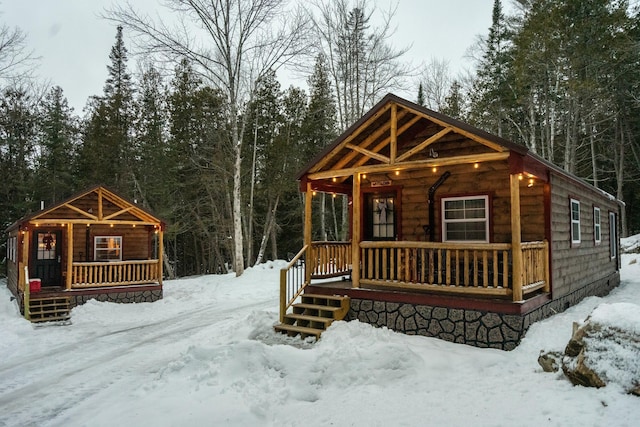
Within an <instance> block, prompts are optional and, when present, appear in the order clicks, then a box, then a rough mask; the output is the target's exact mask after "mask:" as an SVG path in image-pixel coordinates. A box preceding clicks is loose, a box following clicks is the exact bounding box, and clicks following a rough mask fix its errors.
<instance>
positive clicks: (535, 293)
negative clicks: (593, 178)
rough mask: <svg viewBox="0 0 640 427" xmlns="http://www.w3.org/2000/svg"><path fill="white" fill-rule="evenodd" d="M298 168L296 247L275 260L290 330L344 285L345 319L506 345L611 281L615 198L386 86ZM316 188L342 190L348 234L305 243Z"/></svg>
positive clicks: (321, 323)
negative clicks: (299, 241) (301, 216)
mask: <svg viewBox="0 0 640 427" xmlns="http://www.w3.org/2000/svg"><path fill="white" fill-rule="evenodd" d="M298 179H299V182H300V190H301V191H302V192H303V193H304V194H305V229H304V230H305V231H304V247H303V248H302V250H301V251H300V252H299V253H298V254H297V256H296V257H295V258H294V259H293V260H292V261H291V263H290V264H289V265H288V266H287V268H286V269H284V270H283V271H282V274H281V284H280V285H281V291H280V321H281V325H279V326H277V327H276V329H278V330H282V331H284V332H288V333H289V334H296V333H300V334H302V335H303V336H304V335H316V336H319V331H320V330H322V329H323V328H324V327H326V325H328V324H329V323H330V320H331V319H329V320H327V319H319V318H320V317H323V313H324V314H325V315H324V317H331V313H332V312H333V311H336V310H333V309H332V308H318V307H315V306H319V305H321V303H322V301H324V300H326V301H334V300H335V298H337V297H339V296H341V297H343V298H346V299H347V301H348V310H341V312H344V313H345V314H344V318H345V319H347V320H349V319H358V320H360V321H363V322H367V323H371V324H373V325H376V326H385V327H388V328H390V329H393V330H396V331H400V332H404V333H407V334H418V335H425V336H431V337H438V338H441V339H445V340H448V341H453V342H457V343H466V344H470V345H475V346H479V347H494V348H501V349H506V350H509V349H513V348H514V347H515V346H517V344H518V343H519V342H520V340H521V339H522V337H523V336H524V334H525V332H526V330H527V329H528V327H529V325H530V324H531V323H533V322H535V321H538V320H540V319H543V318H545V317H548V316H550V315H551V314H553V313H557V312H561V311H563V310H565V309H566V308H568V307H569V306H572V305H574V304H576V303H578V302H579V301H580V300H581V299H583V298H585V297H587V296H590V295H602V294H605V293H607V292H609V290H611V289H612V288H613V287H615V286H616V285H617V284H618V283H619V281H620V274H619V270H620V258H619V238H618V222H619V217H620V211H621V204H620V202H619V201H617V200H616V199H615V197H612V196H611V195H609V194H607V193H606V192H604V191H602V190H600V189H598V188H595V187H593V186H591V185H589V184H588V183H586V182H584V181H583V180H581V179H579V178H577V177H576V176H573V175H571V174H569V173H567V172H565V171H564V170H562V169H560V168H559V167H557V166H555V165H553V164H551V163H550V162H548V161H546V160H544V159H542V158H541V157H539V156H537V155H536V154H535V153H533V152H531V151H530V150H529V149H527V147H525V146H522V145H518V144H515V143H513V142H510V141H508V140H506V139H503V138H500V137H498V136H496V135H492V134H490V133H487V132H485V131H482V130H480V129H477V128H475V127H473V126H471V125H469V124H467V123H463V122H461V121H458V120H455V119H453V118H451V117H447V116H445V115H443V114H440V113H437V112H435V111H431V110H429V109H426V108H424V107H422V106H419V105H416V104H414V103H412V102H409V101H407V100H405V99H402V98H400V97H397V96H395V95H392V94H390V95H387V96H386V97H385V98H384V99H382V100H381V101H380V102H379V103H378V104H377V105H376V106H375V107H373V109H371V111H369V112H368V113H367V114H365V115H364V116H363V117H362V118H361V119H360V120H359V121H358V122H356V123H355V124H353V126H351V127H350V128H349V129H348V130H346V131H345V132H344V133H343V134H342V135H341V136H339V137H338V138H337V139H336V140H335V141H334V142H333V143H332V144H330V145H329V146H328V147H327V148H326V149H325V150H324V151H322V152H321V153H319V155H318V156H317V157H316V158H315V159H314V160H313V161H312V162H311V163H310V164H309V165H308V166H307V167H306V168H305V169H304V170H302V171H301V172H300V173H299V175H298ZM319 192H325V193H330V194H333V195H336V194H340V195H346V197H347V198H348V203H349V215H350V221H349V222H350V233H349V239H348V240H347V241H343V242H334V241H329V242H326V241H313V240H312V232H311V229H312V218H313V213H312V210H313V205H314V204H313V197H314V195H315V194H317V193H319ZM331 278H336V279H337V280H331ZM305 295H306V297H305ZM321 295H324V296H327V297H330V298H325V299H324V300H323V299H322V298H320V297H319V296H321ZM301 301H303V302H302V303H301ZM331 304H333V305H335V306H339V305H342V304H344V301H342V302H333V303H331ZM310 306H314V307H315V308H310ZM327 315H328V316H327ZM334 320H335V319H334ZM314 331H316V332H314Z"/></svg>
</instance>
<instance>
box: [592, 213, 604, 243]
mask: <svg viewBox="0 0 640 427" xmlns="http://www.w3.org/2000/svg"><path fill="white" fill-rule="evenodd" d="M601 230H602V228H601V225H600V208H596V207H594V208H593V240H595V242H596V245H599V244H600V242H601V241H602V231H601Z"/></svg>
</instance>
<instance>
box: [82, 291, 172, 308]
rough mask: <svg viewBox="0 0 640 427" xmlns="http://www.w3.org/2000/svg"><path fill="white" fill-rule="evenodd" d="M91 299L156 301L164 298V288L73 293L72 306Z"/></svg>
mask: <svg viewBox="0 0 640 427" xmlns="http://www.w3.org/2000/svg"><path fill="white" fill-rule="evenodd" d="M90 299H95V300H97V301H103V302H117V303H140V302H154V301H158V300H160V299H162V288H159V289H147V290H140V291H132V292H105V293H95V294H84V295H72V296H71V307H76V306H78V305H81V304H84V303H85V302H87V301H89V300H90Z"/></svg>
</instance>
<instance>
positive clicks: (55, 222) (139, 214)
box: [6, 186, 164, 322]
mask: <svg viewBox="0 0 640 427" xmlns="http://www.w3.org/2000/svg"><path fill="white" fill-rule="evenodd" d="M6 231H7V234H8V242H7V286H8V288H9V290H10V291H11V292H12V293H13V295H14V296H15V297H16V299H17V301H18V303H19V306H20V310H21V312H22V313H24V315H25V317H26V318H28V319H29V320H31V321H33V322H45V321H56V320H67V319H68V317H69V310H70V309H71V308H73V307H75V306H76V305H79V304H83V303H84V302H86V301H87V300H89V299H92V298H95V299H97V300H100V301H112V302H151V301H155V300H158V299H161V298H162V246H163V232H164V223H163V222H162V221H161V220H159V219H158V218H156V217H154V216H153V215H152V214H150V213H149V212H147V211H146V210H145V209H143V208H141V207H140V206H138V205H137V204H135V203H131V202H129V201H127V200H126V199H124V198H123V197H122V196H120V195H118V194H116V193H115V192H114V191H111V190H109V189H107V188H105V187H103V186H95V187H93V188H90V189H88V190H86V191H82V192H80V193H79V194H76V195H74V196H72V197H70V198H69V199H67V200H64V201H63V202H61V203H58V204H56V205H55V206H51V207H49V208H47V209H42V210H41V211H39V212H36V213H33V214H29V215H26V216H25V217H23V218H21V219H20V220H18V221H16V222H15V223H14V224H12V225H11V226H9V228H8V229H7V230H6Z"/></svg>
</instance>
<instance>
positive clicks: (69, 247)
mask: <svg viewBox="0 0 640 427" xmlns="http://www.w3.org/2000/svg"><path fill="white" fill-rule="evenodd" d="M87 255H88V254H87ZM72 278H73V223H72V222H70V223H69V226H68V227H67V277H66V288H67V290H68V291H70V290H71V279H72Z"/></svg>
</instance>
